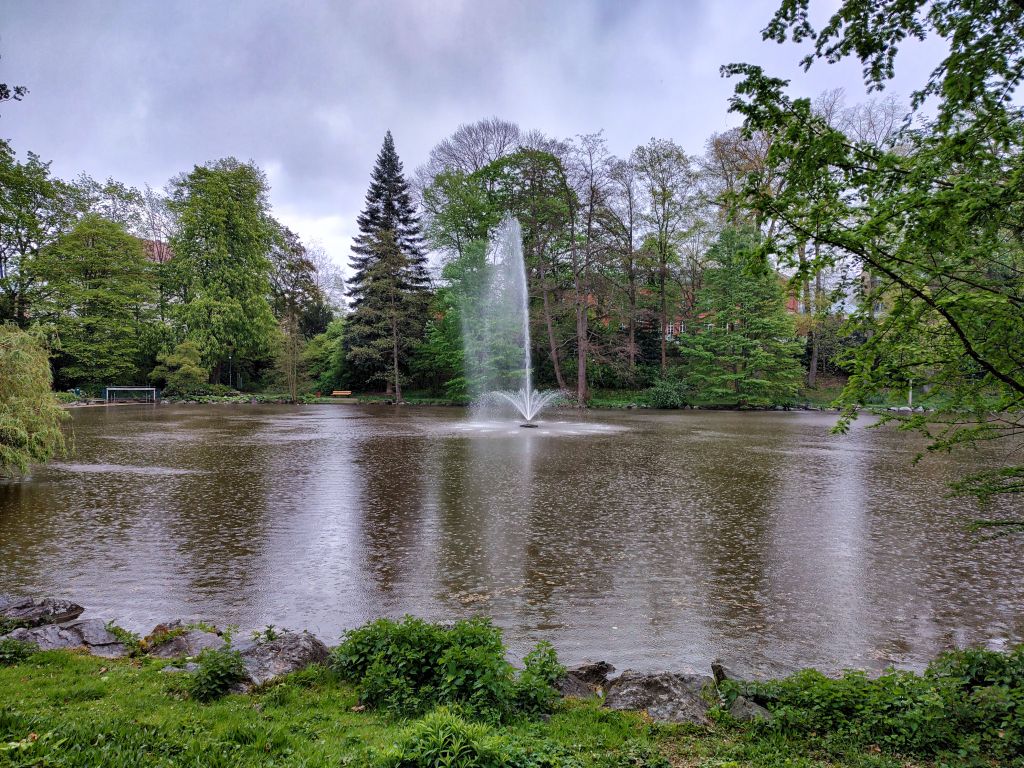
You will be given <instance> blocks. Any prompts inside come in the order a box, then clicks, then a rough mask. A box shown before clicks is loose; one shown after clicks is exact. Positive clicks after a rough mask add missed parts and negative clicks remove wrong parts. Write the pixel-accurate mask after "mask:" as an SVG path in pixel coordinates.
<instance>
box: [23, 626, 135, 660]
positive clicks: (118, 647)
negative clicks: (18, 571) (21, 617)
mask: <svg viewBox="0 0 1024 768" xmlns="http://www.w3.org/2000/svg"><path fill="white" fill-rule="evenodd" d="M6 637H10V638H13V639H14V640H21V641H22V642H26V643H32V644H33V645H35V646H36V647H37V648H39V650H41V651H53V650H57V649H61V648H63V649H69V650H70V649H81V650H85V651H88V652H89V653H91V654H92V655H93V656H103V657H106V658H108V659H114V658H118V657H120V656H127V655H128V649H127V648H125V647H124V644H123V643H121V641H120V640H118V639H117V636H116V635H114V633H113V632H111V631H110V630H108V629H107V625H106V623H105V622H104V621H103V620H102V619H79V620H77V621H67V622H64V623H63V624H43V625H41V626H38V627H24V628H21V629H16V630H14V631H13V632H11V633H10V634H9V635H6Z"/></svg>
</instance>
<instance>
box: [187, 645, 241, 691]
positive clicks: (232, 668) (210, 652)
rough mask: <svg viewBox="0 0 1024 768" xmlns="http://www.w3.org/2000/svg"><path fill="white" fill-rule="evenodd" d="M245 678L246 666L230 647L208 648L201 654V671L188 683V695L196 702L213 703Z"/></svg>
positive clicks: (196, 672) (239, 655) (194, 673)
mask: <svg viewBox="0 0 1024 768" xmlns="http://www.w3.org/2000/svg"><path fill="white" fill-rule="evenodd" d="M244 678H245V664H244V663H243V662H242V656H241V654H239V652H238V651H236V650H234V649H233V648H231V647H230V646H227V647H224V648H217V649H212V648H208V649H206V650H205V651H203V652H202V653H201V654H199V669H197V670H196V671H195V672H193V673H192V677H191V678H189V681H188V693H189V696H191V697H192V698H193V699H195V700H196V701H213V700H214V699H219V698H220V697H221V696H223V695H224V694H226V693H228V692H229V691H230V690H231V688H232V686H234V685H235V684H236V683H239V682H241V681H242V680H243V679H244Z"/></svg>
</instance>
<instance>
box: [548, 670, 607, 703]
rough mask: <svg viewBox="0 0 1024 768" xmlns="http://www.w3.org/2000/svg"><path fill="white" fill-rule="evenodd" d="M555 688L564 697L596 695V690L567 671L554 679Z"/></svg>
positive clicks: (589, 696)
mask: <svg viewBox="0 0 1024 768" xmlns="http://www.w3.org/2000/svg"><path fill="white" fill-rule="evenodd" d="M555 690H556V691H558V692H559V693H560V694H561V695H562V698H565V699H589V698H591V697H593V696H596V695H597V690H596V689H595V688H594V687H593V686H591V685H587V684H586V683H585V682H583V681H582V680H581V679H580V678H578V677H576V675H574V674H573V673H572V672H567V673H566V674H564V675H562V677H560V678H558V679H557V680H556V681H555Z"/></svg>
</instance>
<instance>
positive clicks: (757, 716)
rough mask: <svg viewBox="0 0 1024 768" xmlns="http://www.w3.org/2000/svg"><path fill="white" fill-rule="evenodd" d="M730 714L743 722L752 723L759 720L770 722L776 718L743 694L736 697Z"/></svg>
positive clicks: (730, 708)
mask: <svg viewBox="0 0 1024 768" xmlns="http://www.w3.org/2000/svg"><path fill="white" fill-rule="evenodd" d="M729 714H730V715H732V716H733V717H734V718H735V719H737V720H739V721H740V722H741V723H752V722H754V721H757V720H760V721H764V722H767V723H770V722H771V721H772V720H774V719H775V717H774V715H772V713H771V712H769V711H768V710H767V709H765V708H764V707H762V706H761V705H760V704H755V703H754V702H753V701H751V700H750V699H748V698H745V697H743V696H737V697H736V698H735V700H734V701H733V702H732V706H731V707H729Z"/></svg>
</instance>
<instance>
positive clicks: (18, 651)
mask: <svg viewBox="0 0 1024 768" xmlns="http://www.w3.org/2000/svg"><path fill="white" fill-rule="evenodd" d="M35 652H36V648H35V646H34V645H32V643H26V642H24V641H23V640H15V639H14V638H13V637H0V667H5V666H10V665H12V664H20V663H21V662H23V661H24V660H25V659H27V658H28V657H29V656H31V655H32V654H33V653H35Z"/></svg>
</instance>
